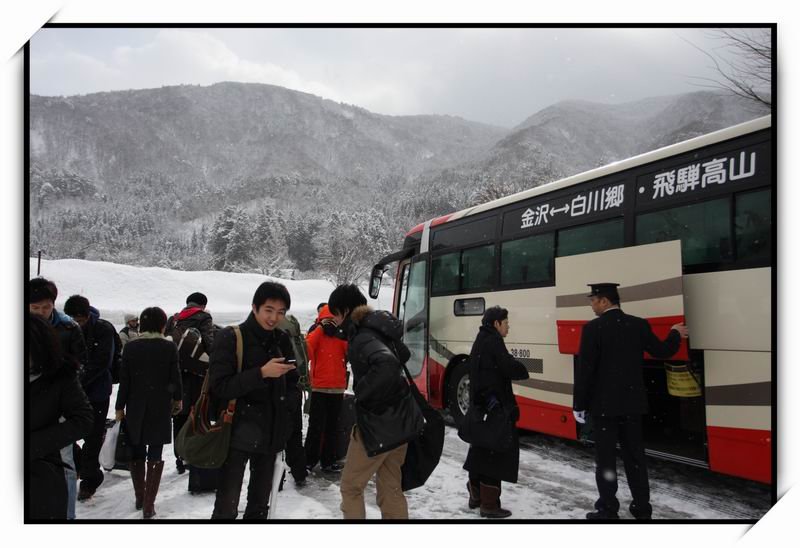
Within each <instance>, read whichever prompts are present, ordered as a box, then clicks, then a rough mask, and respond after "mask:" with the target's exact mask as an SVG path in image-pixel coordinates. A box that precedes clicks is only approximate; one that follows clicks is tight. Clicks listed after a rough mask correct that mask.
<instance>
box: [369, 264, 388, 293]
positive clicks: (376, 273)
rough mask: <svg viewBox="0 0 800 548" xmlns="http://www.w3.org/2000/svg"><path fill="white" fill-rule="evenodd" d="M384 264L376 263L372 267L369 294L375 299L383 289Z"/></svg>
mask: <svg viewBox="0 0 800 548" xmlns="http://www.w3.org/2000/svg"><path fill="white" fill-rule="evenodd" d="M383 273H384V270H383V266H382V265H375V266H374V267H373V268H372V274H371V275H370V277H369V296H370V297H372V298H373V299H377V298H378V293H379V292H380V290H381V278H383Z"/></svg>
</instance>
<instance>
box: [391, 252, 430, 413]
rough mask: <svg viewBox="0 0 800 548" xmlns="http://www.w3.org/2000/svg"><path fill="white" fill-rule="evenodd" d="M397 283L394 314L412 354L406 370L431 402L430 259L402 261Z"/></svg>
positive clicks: (419, 258) (425, 257) (416, 258)
mask: <svg viewBox="0 0 800 548" xmlns="http://www.w3.org/2000/svg"><path fill="white" fill-rule="evenodd" d="M397 280H398V282H399V283H398V286H399V287H398V288H397V289H396V290H395V306H394V310H395V313H396V315H397V317H398V318H399V319H400V320H401V321H402V322H403V342H404V343H405V345H406V346H407V347H408V350H409V351H410V352H411V358H409V360H408V362H407V363H406V367H407V368H408V371H409V373H411V376H412V377H414V383H415V384H416V385H417V388H419V391H420V392H422V394H423V395H424V396H425V398H428V374H427V360H426V358H427V349H428V255H427V254H425V255H417V256H415V257H413V258H412V259H406V260H404V261H401V262H400V264H399V265H398V277H397Z"/></svg>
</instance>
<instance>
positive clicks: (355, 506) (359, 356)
mask: <svg viewBox="0 0 800 548" xmlns="http://www.w3.org/2000/svg"><path fill="white" fill-rule="evenodd" d="M366 304H367V300H366V298H365V297H364V295H362V294H361V292H360V291H359V289H358V287H356V286H355V285H352V284H350V285H340V286H338V287H337V288H336V289H335V290H334V291H333V293H331V295H330V298H329V299H328V308H329V309H330V312H331V314H333V316H334V318H335V320H336V323H337V324H338V325H341V326H342V327H343V329H344V330H345V332H346V333H347V335H348V341H349V343H348V348H347V357H348V360H349V361H350V366H351V368H352V371H353V392H354V393H355V413H356V426H354V427H353V432H352V434H351V436H350V445H349V446H348V449H347V456H346V460H345V465H344V469H343V470H342V482H341V485H340V491H341V493H342V504H341V509H342V514H343V516H344V518H345V519H364V518H365V517H366V509H365V507H364V489H365V488H366V486H367V483H368V482H369V481H370V479H372V476H373V475H374V476H376V482H375V485H376V488H377V502H378V506H379V507H380V509H381V517H382V518H383V519H408V503H407V502H406V498H405V495H404V494H403V489H402V484H401V482H402V472H401V467H402V466H403V462H404V461H405V456H406V451H407V449H408V443H407V442H406V443H401V444H400V445H397V443H396V440H402V439H406V440H411V439H413V438H415V437H416V436H417V435H418V434H419V431H418V430H416V428H417V425H420V430H421V424H420V423H418V422H416V421H414V420H409V417H406V416H401V415H399V413H401V412H403V411H401V410H402V409H405V408H403V407H401V406H398V405H396V404H397V403H398V402H400V400H401V399H402V398H404V397H405V396H407V395H408V394H409V387H408V381H407V380H406V377H405V376H404V375H403V369H402V366H403V364H404V363H405V362H407V361H408V359H409V357H410V356H411V354H410V352H409V350H408V348H407V347H406V345H405V344H403V342H402V341H401V340H400V339H401V337H402V335H403V323H402V322H401V321H400V320H398V319H397V318H395V317H394V316H393V315H392V314H390V313H389V312H386V311H383V310H380V311H373V310H372V309H371V308H370V307H368V306H366ZM414 408H415V409H417V410H418V408H416V405H415V407H414ZM375 417H379V418H380V423H377V422H375V420H376V419H375ZM421 420H422V419H421V412H420V421H421ZM389 425H392V428H395V426H394V425H396V428H395V429H390V428H389ZM407 426H410V427H411V428H412V429H411V430H410V431H404V429H405V428H406V427H407ZM362 429H365V430H366V429H368V430H369V431H370V432H372V433H373V434H374V437H375V439H374V440H373V442H374V443H375V444H376V446H377V447H381V446H383V445H387V446H388V447H390V448H389V449H387V450H385V451H383V452H378V453H377V454H374V456H369V455H368V453H367V444H366V442H365V437H364V436H365V434H364V432H363V431H362ZM397 429H400V430H397ZM393 445H394V447H392V446H393Z"/></svg>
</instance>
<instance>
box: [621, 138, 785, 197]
mask: <svg viewBox="0 0 800 548" xmlns="http://www.w3.org/2000/svg"><path fill="white" fill-rule="evenodd" d="M768 160H769V156H768V151H767V150H765V147H764V146H763V145H762V146H758V145H756V146H752V147H747V148H744V149H740V150H736V151H733V152H727V153H722V154H715V155H714V156H712V157H710V158H705V159H703V160H698V161H694V162H692V163H682V164H680V165H678V166H676V167H674V168H668V169H663V170H659V171H657V172H654V173H648V174H647V175H642V176H641V177H637V179H636V203H637V204H647V203H653V202H657V201H661V200H668V199H670V198H693V197H695V196H698V195H700V194H703V193H705V192H708V191H710V190H712V189H715V188H719V187H721V186H731V185H736V186H739V185H741V184H746V183H755V182H760V181H763V180H764V178H763V177H764V175H766V173H765V171H766V166H767V164H768V163H769V161H768Z"/></svg>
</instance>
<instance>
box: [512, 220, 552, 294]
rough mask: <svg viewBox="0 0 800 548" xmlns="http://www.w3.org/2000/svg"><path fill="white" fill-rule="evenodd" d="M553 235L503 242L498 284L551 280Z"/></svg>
mask: <svg viewBox="0 0 800 548" xmlns="http://www.w3.org/2000/svg"><path fill="white" fill-rule="evenodd" d="M554 239H555V238H554V233H553V232H550V233H548V234H541V235H539V236H531V237H529V238H522V239H520V240H512V241H510V242H503V245H502V247H501V251H500V284H501V285H513V284H521V283H537V282H546V281H549V280H552V279H553V240H554Z"/></svg>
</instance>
